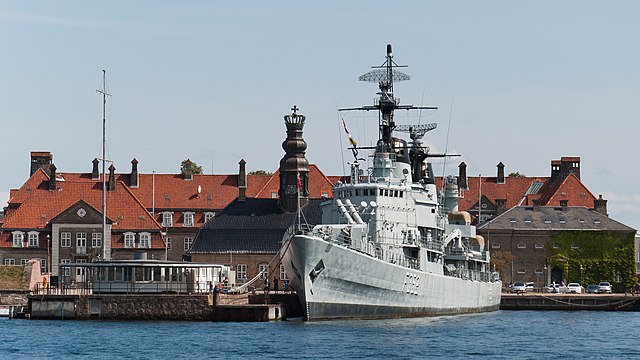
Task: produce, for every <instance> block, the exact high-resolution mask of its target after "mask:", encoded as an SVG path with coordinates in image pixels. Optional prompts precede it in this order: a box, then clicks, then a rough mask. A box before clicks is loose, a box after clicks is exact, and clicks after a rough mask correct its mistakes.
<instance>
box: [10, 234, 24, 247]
mask: <svg viewBox="0 0 640 360" xmlns="http://www.w3.org/2000/svg"><path fill="white" fill-rule="evenodd" d="M12 234H13V245H12V246H13V247H22V245H23V244H24V233H23V232H22V231H14V232H13V233H12Z"/></svg>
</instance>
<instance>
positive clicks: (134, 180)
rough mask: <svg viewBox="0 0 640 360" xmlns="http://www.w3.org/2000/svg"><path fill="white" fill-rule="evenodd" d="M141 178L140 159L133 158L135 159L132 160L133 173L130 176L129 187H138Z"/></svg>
mask: <svg viewBox="0 0 640 360" xmlns="http://www.w3.org/2000/svg"><path fill="white" fill-rule="evenodd" d="M139 180H140V178H139V175H138V160H136V158H133V160H131V175H130V176H129V187H132V188H137V187H138V181H139Z"/></svg>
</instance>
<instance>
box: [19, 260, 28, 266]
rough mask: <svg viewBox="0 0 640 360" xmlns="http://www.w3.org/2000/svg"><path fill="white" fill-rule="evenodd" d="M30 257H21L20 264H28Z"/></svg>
mask: <svg viewBox="0 0 640 360" xmlns="http://www.w3.org/2000/svg"><path fill="white" fill-rule="evenodd" d="M28 262H29V259H20V265H27V263H28Z"/></svg>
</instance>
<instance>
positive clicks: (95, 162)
mask: <svg viewBox="0 0 640 360" xmlns="http://www.w3.org/2000/svg"><path fill="white" fill-rule="evenodd" d="M99 162H100V161H98V158H93V161H92V163H93V168H92V169H91V180H99V179H100V173H99V172H98V163H99Z"/></svg>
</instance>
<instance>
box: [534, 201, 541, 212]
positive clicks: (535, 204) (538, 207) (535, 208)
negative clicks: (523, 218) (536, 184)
mask: <svg viewBox="0 0 640 360" xmlns="http://www.w3.org/2000/svg"><path fill="white" fill-rule="evenodd" d="M533 210H535V211H538V210H540V199H533Z"/></svg>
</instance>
